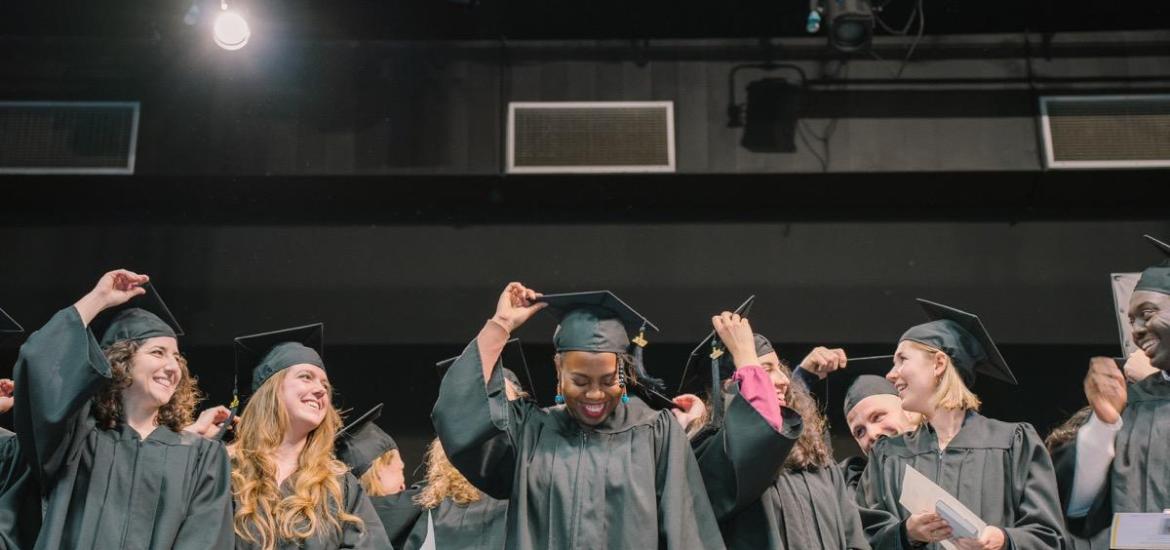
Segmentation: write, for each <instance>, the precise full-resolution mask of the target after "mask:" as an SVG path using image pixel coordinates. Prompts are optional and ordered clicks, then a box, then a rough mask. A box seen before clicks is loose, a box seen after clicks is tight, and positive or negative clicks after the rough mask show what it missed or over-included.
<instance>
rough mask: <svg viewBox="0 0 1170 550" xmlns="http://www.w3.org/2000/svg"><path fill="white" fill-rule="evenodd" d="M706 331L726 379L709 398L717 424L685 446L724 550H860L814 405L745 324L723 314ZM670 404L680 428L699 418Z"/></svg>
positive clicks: (692, 405) (690, 403)
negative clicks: (717, 404)
mask: <svg viewBox="0 0 1170 550" xmlns="http://www.w3.org/2000/svg"><path fill="white" fill-rule="evenodd" d="M712 324H713V325H714V327H715V332H716V333H717V334H718V335H719V338H720V340H721V341H722V342H723V345H724V346H725V347H726V348H727V351H728V353H727V354H725V356H726V355H730V356H731V360H732V362H733V363H734V373H726V374H728V376H727V377H725V378H726V381H725V382H724V385H723V387H722V388H717V390H719V391H722V392H724V399H723V400H722V402H723V403H725V407H726V411H725V414H724V416H723V420H722V422H721V423H719V424H716V425H712V424H711V423H710V421H709V420H704V421H703V422H704V423H705V424H706V426H705V427H704V428H703V429H700V430H698V433H696V434H695V437H694V438H693V440H692V442H693V444H694V446H695V456H696V457H697V458H698V460H699V468H700V470H701V471H702V473H703V481H704V483H705V484H706V487H707V494H708V495H709V496H710V498H711V504H712V507H713V508H714V509H715V513H716V517H718V518H719V524H720V528H721V531H722V534H723V540H724V542H725V543H726V544H727V548H729V549H735V548H752V549H755V548H766V549H774V550H779V549H802V550H803V549H833V550H841V549H850V550H852V549H865V550H868V548H869V545H868V544H867V542H866V540H865V534H864V532H863V530H862V527H861V520H860V518H859V516H858V510H857V507H856V506H855V505H854V502H853V496H852V491H850V490H849V488H848V486H847V484H846V483H845V478H844V476H843V475H842V472H841V469H840V467H839V466H838V465H837V464H836V463H835V462H834V461H833V453H832V450H831V449H830V448H829V445H828V442H827V437H826V436H827V429H828V428H827V425H826V423H825V420H824V417H823V416H822V415H821V412H820V410H819V409H818V408H817V405H816V402H815V400H814V399H813V398H812V396H810V395H809V394H808V392H807V390H805V389H804V386H802V385H800V384H792V383H790V381H791V376H792V373H791V371H790V370H789V369H788V367H787V366H786V365H785V364H784V363H783V362H782V361H781V360H780V359H779V357H778V355H777V354H776V352H775V350H774V349H773V348H772V344H771V343H770V342H769V341H768V339H767V338H764V337H763V336H761V335H759V334H754V333H753V332H752V329H751V325H750V323H749V322H748V320H747V319H746V318H743V317H741V316H739V315H736V314H734V313H730V312H724V313H723V314H722V315H719V316H717V317H714V318H712ZM724 370H726V371H730V370H731V368H730V365H727V366H725V369H724ZM714 390H716V388H713V391H714ZM676 399H678V400H679V401H680V402H681V403H680V404H681V405H682V406H683V407H682V408H684V409H685V410H686V411H687V412H685V413H680V414H679V415H678V416H679V417H680V420H681V421H684V422H685V421H687V418H688V414H689V415H697V414H703V416H704V418H706V417H707V416H708V415H707V414H706V413H705V412H700V411H703V410H704V409H705V407H704V406H703V405H701V404H699V403H698V402H697V398H695V397H694V396H690V395H687V396H680V398H676Z"/></svg>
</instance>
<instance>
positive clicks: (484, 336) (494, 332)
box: [475, 319, 508, 383]
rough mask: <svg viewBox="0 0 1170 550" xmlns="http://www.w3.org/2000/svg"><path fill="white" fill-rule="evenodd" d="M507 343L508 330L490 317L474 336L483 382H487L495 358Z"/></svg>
mask: <svg viewBox="0 0 1170 550" xmlns="http://www.w3.org/2000/svg"><path fill="white" fill-rule="evenodd" d="M507 343H508V331H507V330H506V329H504V327H502V326H500V324H499V323H497V322H495V321H492V320H491V319H488V322H487V323H484V325H483V328H482V329H480V331H479V336H476V337H475V345H476V347H477V348H478V349H479V360H480V361H481V362H482V363H481V364H480V366H481V367H482V368H483V381H484V383H487V381H488V380H489V379H490V378H491V375H492V369H494V368H495V367H496V360H498V359H499V358H500V354H501V353H503V352H504V344H507Z"/></svg>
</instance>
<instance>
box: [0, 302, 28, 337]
mask: <svg viewBox="0 0 1170 550" xmlns="http://www.w3.org/2000/svg"><path fill="white" fill-rule="evenodd" d="M19 334H24V327H22V326H20V323H17V322H16V319H13V318H12V317H11V316H10V315H8V312H6V311H4V310H3V309H0V344H2V343H4V341H5V340H7V339H8V338H9V337H12V336H17V335H19Z"/></svg>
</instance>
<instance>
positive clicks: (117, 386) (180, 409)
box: [93, 340, 203, 432]
mask: <svg viewBox="0 0 1170 550" xmlns="http://www.w3.org/2000/svg"><path fill="white" fill-rule="evenodd" d="M141 347H142V342H139V341H134V340H122V341H120V342H115V343H114V344H113V345H111V346H110V347H108V348H106V350H105V353H106V360H107V361H109V362H110V379H109V380H107V381H105V382H104V383H102V387H101V388H100V389H99V390H98V392H97V394H96V395H94V396H93V416H94V418H95V419H96V420H97V424H98V426H99V427H100V428H102V429H106V430H112V429H114V428H116V427H118V424H120V423H122V422H123V413H122V391H123V390H125V389H126V388H129V387H130V383H131V382H132V381H133V380H132V379H131V377H130V369H132V368H133V367H134V354H135V353H137V352H138V350H139V348H141ZM179 372H180V373H181V375H180V377H179V386H178V387H177V388H175V393H174V395H172V396H171V400H170V401H168V402H167V404H166V405H163V406H162V407H159V409H158V423H159V425H160V426H166V427H168V428H170V429H171V430H173V431H176V432H179V431H182V430H183V428H184V427H186V426H187V425H189V424H191V422H193V421H194V417H195V405H196V404H198V403H199V401H201V400H202V399H203V392H201V391H199V381H198V380H196V379H195V377H194V376H191V372H190V371H189V370H187V359H186V358H185V357H182V356H179Z"/></svg>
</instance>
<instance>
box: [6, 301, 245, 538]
mask: <svg viewBox="0 0 1170 550" xmlns="http://www.w3.org/2000/svg"><path fill="white" fill-rule="evenodd" d="M109 377H110V364H109V363H108V362H107V361H106V358H105V355H104V354H103V353H102V350H101V348H100V347H99V346H98V343H97V341H96V340H95V339H94V337H93V334H91V333H90V331H89V330H88V329H87V328H86V327H85V326H84V325H83V324H82V323H81V318H80V316H79V315H78V313H77V310H76V309H74V308H73V307H68V308H66V309H63V310H61V311H60V312H58V313H57V314H56V315H54V316H53V318H52V319H50V320H49V322H48V323H47V324H46V325H45V326H44V327H42V328H41V329H40V330H38V331H37V332H35V333H33V335H32V336H30V337H29V339H28V341H27V342H25V344H24V346H23V347H21V349H20V357H19V358H18V359H17V363H16V374H15V377H14V378H15V382H16V407H15V421H16V429H17V438H18V440H19V443H20V446H21V449H22V451H23V452H24V453H25V456H26V457H27V460H28V464H29V465H30V468H31V469H32V471H33V474H34V476H35V478H36V479H37V482H38V483H39V485H40V486H41V487H42V488H43V493H44V499H45V501H44V519H43V524H42V527H41V530H40V535H39V537H38V539H37V542H36V548H38V549H59V548H102V549H106V548H109V549H116V550H138V549H143V550H145V549H159V550H161V549H164V548H165V549H172V548H174V549H186V548H191V549H201V550H203V549H207V548H230V547H231V545H232V521H231V492H230V486H231V476H230V470H229V465H228V459H227V453H226V452H225V451H224V448H223V444H222V443H220V442H218V441H211V440H208V439H204V438H202V437H199V436H196V435H192V434H186V433H176V432H174V431H171V429H170V428H167V427H165V426H159V427H158V428H156V429H155V430H154V431H153V432H152V433H151V434H150V435H149V436H148V437H147V438H146V439H145V440H143V439H142V438H141V437H139V435H138V433H137V432H135V431H134V430H133V429H131V428H129V427H127V426H125V425H122V426H119V427H118V428H115V429H112V430H105V429H99V428H98V427H97V425H96V421H95V420H94V418H93V417H92V416H91V415H90V406H91V401H90V398H91V397H92V396H93V394H94V393H95V392H96V391H97V390H98V389H99V388H100V385H101V384H102V382H104V381H105V380H107V379H108V378H109Z"/></svg>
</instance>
